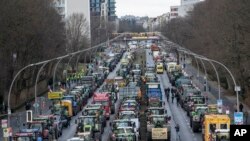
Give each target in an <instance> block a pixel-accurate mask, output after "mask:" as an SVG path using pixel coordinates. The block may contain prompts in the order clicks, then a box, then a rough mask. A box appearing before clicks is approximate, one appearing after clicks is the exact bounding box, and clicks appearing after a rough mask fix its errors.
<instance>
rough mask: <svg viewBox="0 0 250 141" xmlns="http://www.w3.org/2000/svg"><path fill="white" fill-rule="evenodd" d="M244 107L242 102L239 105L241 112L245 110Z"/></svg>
mask: <svg viewBox="0 0 250 141" xmlns="http://www.w3.org/2000/svg"><path fill="white" fill-rule="evenodd" d="M243 108H244V106H243V104H242V103H240V106H239V109H240V112H243Z"/></svg>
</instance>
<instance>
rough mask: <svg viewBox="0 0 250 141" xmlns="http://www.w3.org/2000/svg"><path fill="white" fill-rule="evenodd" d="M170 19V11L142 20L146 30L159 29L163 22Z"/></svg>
mask: <svg viewBox="0 0 250 141" xmlns="http://www.w3.org/2000/svg"><path fill="white" fill-rule="evenodd" d="M169 19H170V13H164V14H162V15H161V16H158V17H156V18H149V19H147V20H145V21H144V23H143V28H144V29H145V30H146V31H148V32H154V31H157V30H160V29H161V28H162V26H163V25H164V23H166V22H167V21H168V20H169Z"/></svg>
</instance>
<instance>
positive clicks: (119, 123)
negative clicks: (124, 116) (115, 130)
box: [113, 121, 132, 127]
mask: <svg viewBox="0 0 250 141" xmlns="http://www.w3.org/2000/svg"><path fill="white" fill-rule="evenodd" d="M130 126H132V125H131V124H130V122H125V121H124V122H114V123H113V127H130Z"/></svg>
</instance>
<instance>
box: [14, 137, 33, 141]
mask: <svg viewBox="0 0 250 141" xmlns="http://www.w3.org/2000/svg"><path fill="white" fill-rule="evenodd" d="M16 141H33V140H32V138H31V137H17V139H16ZM34 141H35V140H34Z"/></svg>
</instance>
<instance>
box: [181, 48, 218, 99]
mask: <svg viewBox="0 0 250 141" xmlns="http://www.w3.org/2000/svg"><path fill="white" fill-rule="evenodd" d="M184 52H185V53H187V54H189V55H192V56H194V57H195V58H199V59H200V60H205V61H208V62H209V63H210V64H211V66H212V67H213V69H214V71H215V73H216V77H217V83H218V96H219V99H221V91H220V78H219V73H218V71H217V69H216V67H215V66H214V64H213V63H212V62H211V60H209V59H208V58H205V57H204V56H202V57H201V56H198V55H196V54H193V53H190V52H186V51H184Z"/></svg>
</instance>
